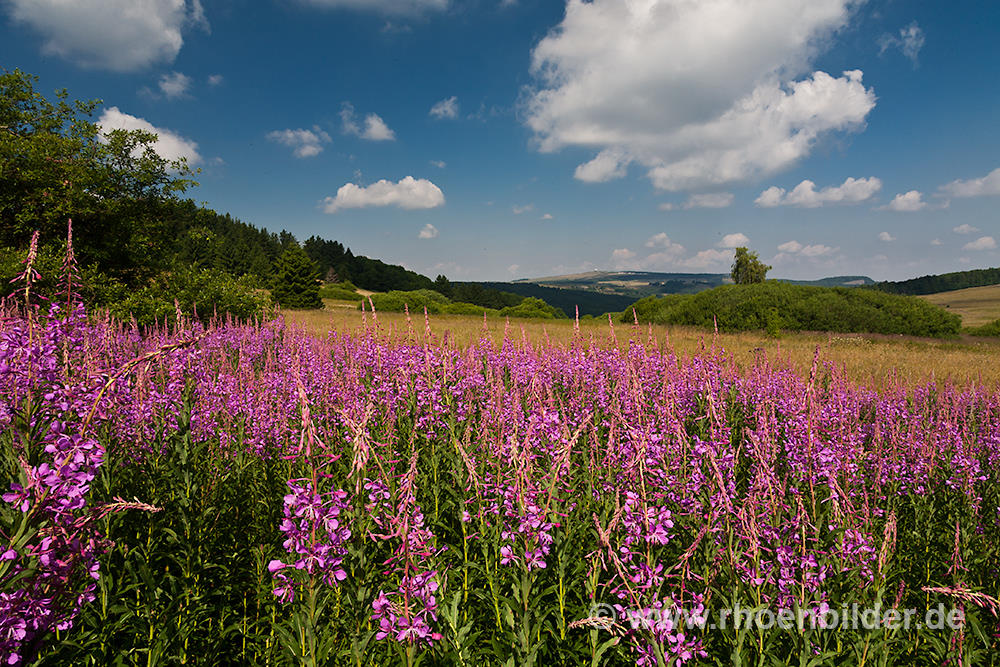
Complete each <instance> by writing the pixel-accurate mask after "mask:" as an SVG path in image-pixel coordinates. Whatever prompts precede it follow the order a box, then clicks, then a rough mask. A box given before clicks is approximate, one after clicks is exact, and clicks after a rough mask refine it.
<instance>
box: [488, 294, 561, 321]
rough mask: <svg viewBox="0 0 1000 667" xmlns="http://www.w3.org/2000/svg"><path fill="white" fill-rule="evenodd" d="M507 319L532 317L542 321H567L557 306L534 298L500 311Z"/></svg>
mask: <svg viewBox="0 0 1000 667" xmlns="http://www.w3.org/2000/svg"><path fill="white" fill-rule="evenodd" d="M500 314H501V315H503V316H506V317H531V318H542V319H549V320H551V319H557V318H559V319H565V317H566V313H564V312H563V311H561V310H559V309H558V308H556V307H555V306H550V305H549V304H547V303H545V302H544V301H542V300H541V299H536V298H535V297H533V296H529V297H525V299H524V301H522V302H521V303H519V304H517V305H516V306H507V307H506V308H504V309H502V310H501V311H500Z"/></svg>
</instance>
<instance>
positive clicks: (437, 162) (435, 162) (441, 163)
mask: <svg viewBox="0 0 1000 667" xmlns="http://www.w3.org/2000/svg"><path fill="white" fill-rule="evenodd" d="M430 163H431V164H432V165H434V166H435V167H437V168H438V169H444V168H445V167H447V166H448V163H447V162H445V161H444V160H431V161H430Z"/></svg>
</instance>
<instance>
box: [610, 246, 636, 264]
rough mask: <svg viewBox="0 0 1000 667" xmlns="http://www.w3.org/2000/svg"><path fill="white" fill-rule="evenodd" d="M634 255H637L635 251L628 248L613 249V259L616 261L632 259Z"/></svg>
mask: <svg viewBox="0 0 1000 667" xmlns="http://www.w3.org/2000/svg"><path fill="white" fill-rule="evenodd" d="M633 257H635V252H634V251H632V250H629V249H628V248H615V249H614V250H612V251H611V259H613V260H616V261H619V260H623V259H632V258H633Z"/></svg>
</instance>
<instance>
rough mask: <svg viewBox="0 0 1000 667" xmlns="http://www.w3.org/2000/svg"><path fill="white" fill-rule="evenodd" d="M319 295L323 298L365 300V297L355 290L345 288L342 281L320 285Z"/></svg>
mask: <svg viewBox="0 0 1000 667" xmlns="http://www.w3.org/2000/svg"><path fill="white" fill-rule="evenodd" d="M319 296H320V298H321V299H338V300H340V301H363V300H364V298H365V297H363V296H361V295H360V294H358V293H357V292H355V291H353V290H348V289H344V288H343V287H341V286H340V283H337V284H334V285H324V286H323V287H320V288H319Z"/></svg>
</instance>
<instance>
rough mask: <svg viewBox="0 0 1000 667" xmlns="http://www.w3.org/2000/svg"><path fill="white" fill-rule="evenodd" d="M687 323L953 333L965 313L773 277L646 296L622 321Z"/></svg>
mask: <svg viewBox="0 0 1000 667" xmlns="http://www.w3.org/2000/svg"><path fill="white" fill-rule="evenodd" d="M633 308H634V309H635V312H636V314H637V315H638V318H639V320H640V321H641V322H653V323H657V324H686V325H693V326H701V327H712V326H713V325H714V324H715V323H717V324H718V327H719V330H720V331H748V330H765V331H768V332H772V333H773V332H777V331H778V330H780V329H789V330H793V331H840V332H845V333H881V334H909V335H913V336H938V337H940V336H954V335H957V334H958V331H959V328H960V326H961V318H960V317H959V316H957V315H953V314H951V313H949V312H947V311H946V310H944V309H942V308H939V307H938V306H935V305H933V304H930V303H927V302H926V301H923V300H922V299H917V298H915V297H909V296H900V295H895V294H887V293H885V292H879V291H875V290H859V289H852V288H847V287H814V286H809V285H790V284H787V283H780V282H777V281H769V282H766V283H760V284H755V285H722V286H720V287H716V288H714V289H710V290H706V291H703V292H699V293H697V294H670V295H667V296H665V297H655V296H653V297H646V298H645V299H640V300H639V301H637V302H636V303H634V304H633V305H632V306H631V307H629V308H627V309H626V310H625V311H624V312H623V313H622V314H621V316H620V319H621V321H622V322H631V321H632V317H633V316H632V310H633Z"/></svg>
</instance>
